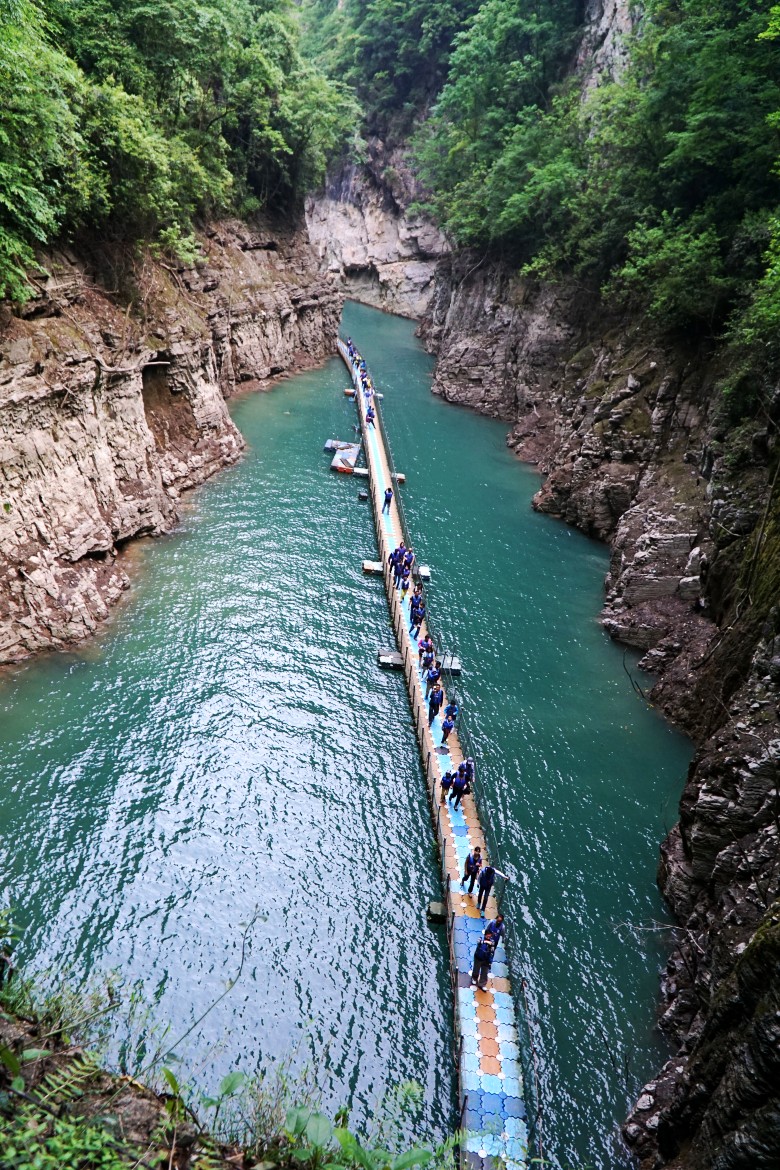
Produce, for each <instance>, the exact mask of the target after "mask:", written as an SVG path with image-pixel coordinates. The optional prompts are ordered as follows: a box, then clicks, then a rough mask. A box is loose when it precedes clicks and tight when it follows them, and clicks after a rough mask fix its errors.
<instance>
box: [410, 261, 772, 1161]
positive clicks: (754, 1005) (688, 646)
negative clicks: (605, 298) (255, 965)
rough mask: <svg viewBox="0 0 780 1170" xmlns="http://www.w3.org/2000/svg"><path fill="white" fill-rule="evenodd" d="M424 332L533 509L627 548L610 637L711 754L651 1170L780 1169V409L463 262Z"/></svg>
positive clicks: (691, 782)
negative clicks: (735, 404) (744, 403)
mask: <svg viewBox="0 0 780 1170" xmlns="http://www.w3.org/2000/svg"><path fill="white" fill-rule="evenodd" d="M421 332H422V335H423V338H424V339H425V341H426V343H427V345H428V346H429V348H430V349H431V350H432V351H434V352H436V353H437V354H438V355H439V360H438V364H437V370H436V376H435V381H434V387H433V389H434V393H437V394H441V395H442V396H443V397H445V398H447V399H448V400H450V401H453V402H459V403H461V404H463V405H467V406H471V407H473V408H474V409H477V410H480V411H482V412H484V413H487V414H490V415H493V416H495V417H499V418H504V419H506V420H507V423H508V424H509V425H510V426H511V430H510V433H509V435H508V440H507V441H508V443H509V445H510V446H511V447H512V448H513V449H514V450H515V451H516V452H517V454H518V455H519V456H520V457H521V458H523V459H527V460H530V461H532V462H535V463H537V465H538V466H539V468H540V470H541V471H542V472H544V473H545V482H544V485H543V487H542V488H541V490H540V491H539V493H538V494H537V496H536V498H535V500H534V506H535V507H537V508H539V509H540V510H543V511H546V512H548V513H550V514H552V515H555V516H558V517H560V518H561V519H563V520H565V521H566V522H567V523H570V524H574V525H576V526H577V527H578V528H581V529H582V530H583V531H584V532H587V533H589V534H590V535H592V536H594V537H597V538H598V539H600V540H604V541H608V542H609V543H610V546H611V549H612V556H611V561H610V568H609V573H608V575H607V579H606V604H605V607H604V611H603V614H602V620H603V622H604V625H605V626H606V628H607V629H608V630H609V632H610V633H611V634H612V636H613V637H615V638H617V639H618V640H620V641H622V642H624V643H627V644H628V645H630V646H634V647H637V648H638V649H640V650H641V651H642V653H643V657H642V659H641V665H642V666H643V667H644V668H646V669H647V670H648V671H650V672H652V673H654V674H655V676H656V679H657V681H656V684H655V686H654V688H653V691H652V693H651V696H650V698H651V699H652V701H653V702H654V703H656V704H657V705H660V706H661V707H662V708H663V709H664V710H665V711H666V713H667V714H668V715H669V716H670V717H671V718H673V719H674V720H675V721H676V722H677V723H678V724H679V725H680V726H682V727H683V728H684V729H685V730H687V731H688V732H689V733H690V734H691V735H692V736H693V737H694V739H695V741H696V743H697V745H698V751H697V754H696V757H695V759H694V761H693V764H692V765H691V769H690V774H689V777H688V781H687V784H686V787H685V791H684V794H683V798H682V802H681V819H680V823H679V825H677V826H676V827H675V829H674V830H673V831H672V833H671V834H670V835H669V838H668V839H667V841H666V842H665V843H664V845H663V848H662V860H661V866H660V871H659V881H660V884H661V888H662V890H663V893H664V895H665V897H666V898H667V900H668V901H669V904H670V905H671V907H672V909H673V910H674V912H675V914H676V916H677V919H678V921H679V922H680V930H679V932H678V935H677V939H676V947H675V950H674V952H673V954H672V956H671V958H670V960H669V964H668V967H667V971H666V973H665V976H664V980H663V995H664V1009H663V1015H662V1017H661V1021H660V1023H661V1026H662V1028H663V1029H664V1030H665V1031H666V1032H667V1034H668V1035H669V1037H670V1039H671V1040H672V1041H673V1042H674V1044H675V1046H676V1048H677V1050H678V1051H677V1055H676V1056H675V1057H674V1058H673V1059H672V1060H671V1061H669V1063H668V1064H667V1065H666V1067H665V1068H664V1069H663V1070H662V1072H661V1074H660V1075H659V1077H657V1078H656V1079H655V1080H654V1081H652V1082H650V1084H648V1085H647V1086H646V1088H645V1090H644V1091H643V1093H642V1095H641V1096H640V1098H639V1100H638V1102H637V1105H636V1107H635V1109H634V1111H633V1113H632V1115H631V1117H630V1118H629V1120H628V1122H627V1123H626V1126H625V1127H624V1134H625V1137H626V1140H627V1142H628V1143H629V1144H630V1145H631V1146H632V1148H633V1149H634V1150H635V1151H636V1152H637V1154H638V1155H639V1156H640V1158H641V1160H642V1166H643V1168H646V1170H650V1168H651V1167H652V1168H653V1170H660V1168H661V1167H666V1166H668V1167H675V1168H679V1170H683V1168H686V1170H699V1168H701V1170H705V1168H708V1170H709V1168H712V1170H715V1168H717V1170H736V1168H740V1170H742V1168H744V1170H748V1168H749V1167H750V1168H756V1167H761V1168H766V1170H769V1167H775V1168H776V1167H777V1166H778V1165H780V1075H778V1074H780V1045H779V1044H778V1039H779V1032H778V1021H779V1020H780V1014H778V1007H779V1006H780V944H779V942H778V940H780V926H779V925H778V924H779V923H780V903H779V902H778V901H777V898H778V894H779V893H780V850H779V849H778V827H779V826H780V800H778V795H779V794H778V786H779V785H778V763H779V761H780V706H779V704H778V700H779V699H780V695H779V694H778V687H779V685H780V606H778V597H779V596H780V507H779V506H778V501H777V492H776V482H777V472H776V468H777V465H778V455H779V454H780V452H778V446H777V426H778V422H780V395H777V396H776V402H774V403H773V404H772V407H771V409H770V411H769V413H768V415H767V417H761V418H759V419H758V420H756V421H755V422H752V423H743V424H742V425H741V426H740V427H737V428H734V427H733V426H731V425H730V424H729V421H728V418H727V416H726V414H725V412H724V408H723V404H722V396H721V394H720V392H719V390H718V387H717V382H718V377H719V373H720V371H719V369H718V364H717V360H716V356H714V355H712V354H706V353H685V352H681V351H679V350H670V349H669V348H668V347H667V346H665V345H663V344H662V343H661V342H660V341H659V340H658V339H655V338H653V337H651V336H648V333H647V329H646V327H643V326H642V325H641V324H637V323H633V322H631V321H628V320H616V319H615V320H611V319H610V318H609V316H608V315H607V314H606V313H605V311H604V309H603V307H601V306H599V304H598V298H597V297H595V296H593V295H588V294H587V292H583V291H582V290H577V289H574V288H569V289H567V288H561V287H556V288H554V289H551V288H545V287H539V286H535V285H532V284H529V283H527V282H524V281H522V280H521V279H519V278H517V277H516V276H513V275H512V274H511V273H510V272H508V271H507V270H506V269H504V268H503V267H502V266H501V265H500V264H492V265H489V264H487V263H486V262H484V261H482V262H480V260H479V259H478V258H476V257H469V256H466V255H461V256H459V257H457V258H450V259H449V260H447V261H445V262H444V263H442V265H441V266H440V269H439V273H438V280H437V284H436V288H435V292H434V296H433V299H432V303H431V308H430V311H429V313H428V315H427V316H426V318H425V319H424V321H423V325H422V330H421Z"/></svg>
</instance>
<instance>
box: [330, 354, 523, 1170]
mask: <svg viewBox="0 0 780 1170" xmlns="http://www.w3.org/2000/svg"><path fill="white" fill-rule="evenodd" d="M338 347H339V352H340V354H341V356H342V358H343V359H344V361H345V363H346V365H347V368H348V369H349V372H350V376H351V379H352V383H353V386H354V390H355V394H354V398H355V402H356V405H357V410H358V416H359V419H360V427H361V433H362V436H363V446H364V451H365V458H366V464H367V467H368V488H369V499H370V502H371V505H372V507H373V511H374V518H375V521H376V530H377V544H378V548H379V560H378V561H376V562H369V561H367V562H364V566H363V567H364V571H366V572H376V571H377V569H378V571H379V572H381V573H382V575H383V577H384V582H385V590H386V593H387V598H388V604H389V608H390V614H391V617H392V623H393V629H394V631H395V636H396V642H397V649H396V651H392V650H391V648H390V647H388V648H387V650H385V648H382V652H381V654H380V665H382V666H384V667H385V668H387V669H400V670H403V672H404V679H405V681H406V686H407V690H408V693H409V701H410V704H411V708H412V713H413V716H414V725H415V730H416V734H417V739H418V743H419V746H420V752H421V755H422V760H423V764H424V768H425V775H426V780H427V787H428V797H429V802H430V808H431V816H432V821H433V824H434V826H435V831H436V837H437V841H438V845H439V850H440V856H441V863H442V881H443V886H444V893H445V900H446V901H445V904H446V907H447V932H448V939H449V949H450V969H451V979H452V991H453V1000H454V1010H455V1045H456V1053H455V1055H456V1060H457V1068H458V1097H459V1106H460V1120H459V1125H460V1127H461V1128H462V1129H463V1130H464V1131H465V1138H464V1141H463V1143H462V1145H461V1165H462V1166H463V1167H469V1168H470V1170H495V1168H496V1167H497V1166H499V1164H503V1165H504V1166H505V1167H506V1170H527V1167H528V1165H529V1153H528V1128H527V1118H526V1106H525V1093H524V1082H523V1072H522V1065H521V1051H520V1036H519V1030H518V1020H517V1016H516V1011H515V1002H514V998H513V995H512V988H511V985H510V982H509V968H508V965H507V956H506V952H505V949H504V939H503V938H502V939H501V941H500V942H499V945H498V946H497V948H496V951H495V956H494V960H493V964H492V967H491V972H490V976H489V978H488V981H487V985H486V988H485V990H479V989H478V988H477V987H476V986H475V985H474V984H473V983H472V980H471V973H472V965H473V962H474V951H475V948H476V946H477V943H478V942H479V941H480V939H481V937H482V933H483V930H484V927H485V925H486V923H487V922H489V921H490V920H491V919H494V918H495V917H496V914H497V913H498V911H499V905H498V903H497V901H496V898H495V897H494V893H495V891H494V892H493V893H491V895H490V897H489V899H488V902H487V906H486V907H485V916H484V917H483V916H482V915H481V914H480V911H479V909H478V908H477V891H476V889H475V891H474V894H473V895H470V894H468V893H467V892H464V891H463V890H462V888H461V878H462V876H463V873H464V869H465V863H466V858H467V856H468V855H469V853H470V852H472V850H473V849H474V848H475V847H476V846H479V847H480V849H481V850H482V856H483V858H484V857H488V856H489V857H490V859H491V861H493V862H494V863H497V864H500V862H499V861H498V859H497V858H495V857H494V856H493V854H492V853H491V850H490V849H489V848H488V843H487V841H486V835H485V833H484V832H483V829H482V826H481V824H480V820H479V815H478V811H477V803H476V794H475V792H474V791H473V790H474V788H475V787H478V784H477V785H474V784H473V785H472V794H471V795H467V796H464V797H463V798H462V800H461V803H460V807H458V808H456V807H454V803H450V802H449V801H446V802H445V801H443V800H442V799H441V778H442V776H443V775H444V773H445V772H446V771H448V770H454V769H456V768H457V766H458V764H460V763H461V761H462V760H463V759H464V747H467V746H468V745H467V744H464V743H462V742H461V737H460V736H459V734H458V729H459V728H460V726H461V719H462V716H461V715H459V716H458V719H457V721H456V728H455V730H454V731H452V732H451V733H450V735H449V737H448V738H447V739H446V741H445V740H444V738H443V733H442V716H441V714H438V715H436V716H435V717H434V718H433V720H432V721H431V722H430V724H429V710H428V703H427V701H426V694H425V691H426V684H425V680H424V679H423V677H422V672H421V669H420V665H419V659H418V647H417V641H416V638H413V637H412V634H411V633H410V628H409V626H410V607H409V601H408V600H402V598H401V594H400V592H399V590H398V589H397V588H396V586H395V583H394V576H393V572H392V569H391V566H390V561H389V557H390V553H391V552H392V551H393V550H394V549H395V548H397V546H398V545H399V544H400V543H401V542H402V541H404V542H405V543H407V542H408V539H409V534H408V531H407V526H406V523H405V519H404V515H403V503H402V500H401V498H400V495H399V492H398V482H399V480H400V477H396V475H395V469H394V467H393V465H392V455H391V452H390V446H389V443H388V442H387V436H386V431H385V427H384V422H383V419H382V411H381V407H380V403H379V402H378V401H377V398H378V397H380V396H378V395H377V393H376V387H373V393H371V394H368V395H367V394H366V393H365V391H364V390H363V388H362V386H361V377H360V374H361V370H360V365H359V361H360V355H359V354H358V355H357V356H356V358H354V359H353V358H352V357H351V356H350V353H349V351H348V348H347V346H346V345H345V344H344V343H343V342H342V341H339V342H338ZM369 409H370V410H371V414H370V415H369ZM388 487H392V488H393V493H394V494H393V498H392V500H391V502H390V505H389V507H386V506H385V489H386V488H388ZM407 547H408V543H407ZM369 565H370V566H371V567H370V568H367V567H366V566H369ZM428 616H429V615H428V613H427V600H426V618H427V617H428ZM429 632H432V631H430V630H429V624H428V622H427V621H424V622H423V624H422V629H421V631H420V635H419V636H420V637H423V636H424V635H425V634H427V633H429ZM434 641H435V639H434ZM438 657H439V658H440V659H441V661H442V665H443V667H444V669H443V672H442V682H443V685H444V687H445V691H446V690H447V688H448V685H449V686H450V687H451V680H452V676H453V674H455V673H459V672H460V663H459V662H457V660H455V661H454V662H453V661H452V660H451V661H450V663H449V664H448V666H449V668H447V664H446V656H445V655H444V654H443V653H440V654H439V655H438ZM382 658H387V661H381V659H382ZM467 754H468V753H467ZM475 767H476V774H477V777H479V761H478V760H476V761H475ZM508 927H509V930H510V932H511V929H512V927H513V924H511V923H509V924H508ZM499 1159H500V1163H499V1161H498V1160H499Z"/></svg>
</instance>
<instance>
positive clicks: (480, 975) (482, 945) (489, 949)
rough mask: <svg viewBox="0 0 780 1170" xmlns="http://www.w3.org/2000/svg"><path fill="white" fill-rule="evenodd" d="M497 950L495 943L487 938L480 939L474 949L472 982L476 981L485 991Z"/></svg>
mask: <svg viewBox="0 0 780 1170" xmlns="http://www.w3.org/2000/svg"><path fill="white" fill-rule="evenodd" d="M495 951H496V948H495V946H494V945H493V943H491V942H489V941H488V940H487V939H485V938H481V939H480V940H479V942H478V943H477V946H476V949H475V951H474V966H473V968H472V970H471V982H472V983H476V985H477V987H479V988H480V989H481V990H483V991H484V989H485V987H486V985H487V981H488V975H489V974H490V968H491V966H492V965H493V955H494V954H495Z"/></svg>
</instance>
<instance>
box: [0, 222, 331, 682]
mask: <svg viewBox="0 0 780 1170" xmlns="http://www.w3.org/2000/svg"><path fill="white" fill-rule="evenodd" d="M201 243H202V247H203V258H202V261H201V262H199V263H198V265H197V266H196V267H193V268H191V269H185V268H177V267H174V266H171V265H169V264H165V263H163V262H162V261H157V262H154V261H152V260H150V259H148V258H147V260H146V261H145V262H144V263H143V264H140V263H139V264H137V265H136V266H135V268H134V271H133V272H132V273H131V274H129V276H128V274H127V273H125V274H124V277H123V279H125V280H126V281H127V280H128V279H129V280H130V286H129V287H128V288H127V289H126V290H125V295H124V296H123V298H122V299H120V298H119V296H118V295H117V294H116V293H111V292H109V291H108V286H107V284H105V283H103V282H101V280H100V278H99V276H98V275H97V273H96V268H95V266H94V265H90V264H89V263H86V262H84V261H83V259H82V260H81V261H79V260H77V259H76V257H74V256H67V255H57V256H53V257H51V258H50V260H49V262H48V264H47V268H48V270H49V272H50V273H51V275H50V276H48V277H42V278H41V279H40V280H39V282H38V288H39V292H38V295H37V296H36V297H35V298H34V299H33V300H32V301H30V302H29V303H28V304H27V305H26V306H25V308H24V310H23V311H22V313H21V314H20V315H19V316H12V315H11V313H10V311H8V310H6V311H5V316H4V318H3V321H2V332H1V334H0V662H17V661H19V660H20V659H22V658H24V657H26V656H27V655H29V654H31V653H33V652H34V651H37V650H42V649H48V648H61V647H64V646H67V645H70V644H72V643H74V642H77V641H78V640H79V639H81V638H84V637H85V636H87V635H88V634H90V633H92V632H93V631H94V630H95V629H96V627H97V626H98V624H99V623H100V622H101V621H102V620H103V619H105V618H106V617H107V615H108V612H109V610H110V607H111V605H112V604H113V603H114V602H115V601H116V600H117V598H118V597H119V595H120V594H121V592H122V590H123V589H124V588H125V587H126V586H127V584H128V579H127V575H126V573H125V571H124V568H123V566H122V558H121V555H120V554H121V549H122V546H123V545H124V544H125V543H126V542H127V541H128V540H130V539H132V538H134V537H137V536H144V535H158V534H160V533H163V532H167V531H169V530H170V529H171V528H172V527H173V526H174V525H175V523H176V521H177V518H178V509H177V504H178V500H179V497H180V495H181V493H182V492H183V491H185V490H187V489H189V488H191V487H193V486H195V485H196V484H199V483H201V482H203V480H205V479H206V478H208V476H210V475H212V474H213V473H214V472H215V471H217V470H219V469H220V468H222V467H225V466H227V465H228V464H230V463H232V462H234V461H235V460H236V459H238V458H239V456H240V453H241V449H242V446H243V441H242V439H241V436H240V435H239V433H238V431H237V430H236V428H235V427H234V425H233V423H232V422H231V420H230V417H229V415H228V412H227V408H226V404H225V399H226V397H228V396H229V395H230V394H231V393H233V392H234V391H235V389H236V387H237V386H239V385H244V386H248V387H252V386H262V385H265V384H267V382H268V380H269V379H270V378H272V377H273V376H274V375H277V374H281V373H285V372H289V371H291V370H295V369H300V368H302V367H303V366H306V365H310V364H313V363H315V362H318V361H320V360H322V358H323V357H324V356H325V355H326V354H327V353H329V352H330V351H331V349H332V346H333V338H334V337H335V334H336V331H337V328H338V321H339V316H340V312H341V296H340V294H339V293H338V291H337V290H336V288H335V285H334V282H333V280H332V279H331V278H329V277H328V276H327V274H325V273H323V272H322V271H321V268H320V266H319V263H318V261H317V259H316V257H315V256H314V254H313V253H312V251H311V249H310V248H309V247H308V243H307V242H306V239H305V236H303V235H302V234H301V233H292V232H290V231H279V230H275V229H273V228H272V227H271V226H270V225H267V224H259V225H256V226H255V227H254V228H248V227H246V226H245V225H241V224H238V223H234V222H230V223H219V224H215V225H213V226H212V227H211V228H209V230H208V231H207V232H206V233H205V234H204V235H203V237H202V240H201ZM110 259H111V257H106V256H102V257H100V264H101V267H104V268H105V267H107V262H108V261H110ZM130 297H131V298H132V299H129V298H130Z"/></svg>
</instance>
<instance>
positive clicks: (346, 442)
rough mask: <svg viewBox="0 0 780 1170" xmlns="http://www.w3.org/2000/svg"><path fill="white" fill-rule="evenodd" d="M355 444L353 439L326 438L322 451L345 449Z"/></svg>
mask: <svg viewBox="0 0 780 1170" xmlns="http://www.w3.org/2000/svg"><path fill="white" fill-rule="evenodd" d="M354 446H355V440H354V439H328V441H327V443H326V444H325V446H324V447H323V448H322V449H323V451H346V450H347V449H348V448H349V447H354Z"/></svg>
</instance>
